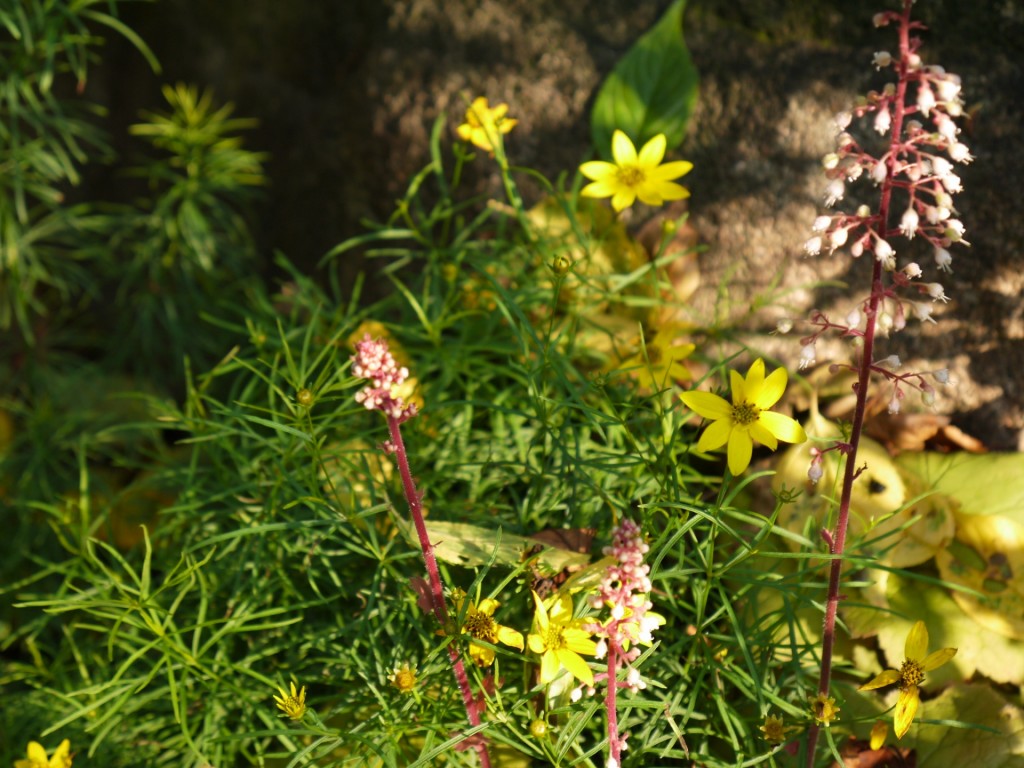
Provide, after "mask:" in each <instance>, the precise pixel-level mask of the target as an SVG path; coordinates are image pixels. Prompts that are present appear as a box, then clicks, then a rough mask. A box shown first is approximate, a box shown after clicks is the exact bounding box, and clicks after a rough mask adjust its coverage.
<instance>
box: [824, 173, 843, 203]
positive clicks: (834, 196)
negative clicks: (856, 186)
mask: <svg viewBox="0 0 1024 768" xmlns="http://www.w3.org/2000/svg"><path fill="white" fill-rule="evenodd" d="M845 193H846V185H845V184H843V180H842V179H833V180H832V181H830V182H829V184H828V186H827V187H826V188H825V205H826V206H828V207H829V208H831V207H832V206H833V205H835V204H836V203H838V202H839V201H840V200H842V199H843V195H844V194H845Z"/></svg>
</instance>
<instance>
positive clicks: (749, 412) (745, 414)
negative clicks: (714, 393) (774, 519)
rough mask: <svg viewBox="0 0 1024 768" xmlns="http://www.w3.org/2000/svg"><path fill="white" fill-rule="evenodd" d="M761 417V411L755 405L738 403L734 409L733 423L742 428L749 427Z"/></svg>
mask: <svg viewBox="0 0 1024 768" xmlns="http://www.w3.org/2000/svg"><path fill="white" fill-rule="evenodd" d="M760 416H761V409H760V408H758V407H757V406H756V405H754V404H753V403H747V402H743V403H737V404H736V405H734V406H733V407H732V423H733V424H737V425H739V426H741V427H749V426H750V425H751V424H754V423H755V422H756V421H757V420H758V419H759V418H760Z"/></svg>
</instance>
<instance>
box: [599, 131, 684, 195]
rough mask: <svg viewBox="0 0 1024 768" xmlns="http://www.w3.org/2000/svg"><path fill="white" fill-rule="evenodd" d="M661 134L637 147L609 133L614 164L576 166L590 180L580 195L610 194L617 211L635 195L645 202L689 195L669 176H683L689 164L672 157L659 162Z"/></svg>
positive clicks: (619, 134)
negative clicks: (673, 159) (637, 148)
mask: <svg viewBox="0 0 1024 768" xmlns="http://www.w3.org/2000/svg"><path fill="white" fill-rule="evenodd" d="M665 144H666V139H665V134H663V133H659V134H658V135H657V136H655V137H654V138H653V139H651V140H650V141H648V142H647V143H646V144H644V145H643V147H642V148H641V149H640V154H639V155H637V152H636V147H635V146H634V145H633V142H632V141H630V140H629V137H628V136H627V135H626V134H625V133H623V132H622V131H618V130H617V131H615V133H614V134H612V157H613V158H614V160H615V162H614V163H609V162H606V161H604V160H591V161H590V162H588V163H583V165H581V166H580V173H582V174H583V175H584V176H586V177H587V178H588V179H590V180H591V182H592V183H591V184H587V186H585V187H584V188H583V189H582V190H580V195H582V196H583V197H610V198H611V199H612V208H614V209H615V210H616V211H621V210H622V209H623V208H628V207H629V206H631V205H632V204H633V203H634V201H635V200H636V199H637V198H638V197H639V198H640V202H642V203H646V204H647V205H661V204H662V203H664V202H665V201H666V200H682V199H683V198H687V197H689V196H690V191H689V190H688V189H686V187H684V186H682V185H680V184H676V183H675V182H674V181H672V179H678V178H679V177H680V176H685V175H686V174H687V173H689V172H690V169H692V168H693V163H690V162H687V161H685V160H676V161H675V162H672V163H665V164H664V165H662V164H661V161H662V160H663V159H664V158H665Z"/></svg>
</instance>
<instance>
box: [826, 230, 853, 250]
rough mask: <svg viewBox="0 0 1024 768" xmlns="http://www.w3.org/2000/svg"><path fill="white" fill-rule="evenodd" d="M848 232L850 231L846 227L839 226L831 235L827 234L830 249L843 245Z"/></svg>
mask: <svg viewBox="0 0 1024 768" xmlns="http://www.w3.org/2000/svg"><path fill="white" fill-rule="evenodd" d="M849 234H850V233H849V231H848V230H847V229H845V228H840V229H837V230H835V231H834V232H833V233H832V234H831V235H829V238H828V240H829V244H830V245H831V246H832V249H833V250H835V249H836V248H842V247H843V245H844V244H845V243H846V238H847V237H848V236H849Z"/></svg>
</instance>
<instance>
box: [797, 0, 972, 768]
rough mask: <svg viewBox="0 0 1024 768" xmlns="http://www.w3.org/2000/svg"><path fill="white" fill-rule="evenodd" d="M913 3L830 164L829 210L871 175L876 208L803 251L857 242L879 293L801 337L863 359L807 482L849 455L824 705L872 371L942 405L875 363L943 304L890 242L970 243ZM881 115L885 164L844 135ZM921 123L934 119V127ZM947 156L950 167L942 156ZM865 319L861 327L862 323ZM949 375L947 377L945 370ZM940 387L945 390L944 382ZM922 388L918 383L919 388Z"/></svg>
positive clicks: (806, 344) (943, 95) (823, 227)
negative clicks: (828, 340)
mask: <svg viewBox="0 0 1024 768" xmlns="http://www.w3.org/2000/svg"><path fill="white" fill-rule="evenodd" d="M912 5H913V0H904V2H903V7H902V10H901V11H887V12H883V13H879V14H877V15H876V16H875V19H874V21H875V25H876V26H886V25H888V24H890V23H894V24H895V25H896V27H897V31H898V39H899V53H898V55H897V56H892V55H890V54H889V53H888V52H885V51H883V52H879V53H876V54H875V60H874V63H875V65H876V67H878V68H879V69H882V68H884V67H892V68H893V69H894V70H895V73H896V82H895V83H894V84H890V85H888V86H886V88H885V89H884V90H883V91H882V92H881V93H878V92H871V93H869V94H868V98H867V101H866V103H865V104H863V105H861V106H858V107H857V108H856V110H855V111H854V113H853V114H850V113H844V114H843V115H840V117H839V118H838V119H837V122H838V124H839V127H840V131H841V133H840V136H839V140H838V144H839V149H838V152H837V153H836V154H833V155H829V156H828V157H827V158H826V162H825V166H826V169H827V173H828V175H829V178H830V179H831V181H830V183H829V185H828V189H827V191H826V197H827V199H826V204H828V205H830V206H831V205H833V204H835V203H836V202H838V201H839V200H841V199H842V198H843V194H844V191H845V184H846V182H848V181H855V180H857V179H858V178H860V177H861V176H862V175H865V174H866V175H867V177H868V178H870V179H871V180H872V181H873V182H874V183H875V184H876V185H877V186H878V207H877V209H876V210H875V211H874V212H871V211H870V210H869V209H868V208H867V207H866V206H861V208H859V209H858V210H857V212H856V214H853V215H850V214H838V215H834V216H821V217H819V218H818V220H817V221H816V222H815V226H814V230H815V232H817V233H820V234H819V235H815V236H814V237H812V238H811V239H810V240H809V241H808V242H807V244H806V245H805V249H806V250H807V251H808V253H810V254H812V255H814V254H816V253H818V252H819V251H820V250H821V248H822V247H823V246H824V245H825V244H826V243H827V244H828V245H829V247H830V249H831V250H835V249H836V248H839V247H842V246H845V245H847V244H849V249H850V253H851V255H852V256H853V257H854V258H858V257H860V256H861V255H862V254H864V253H867V254H869V256H871V255H873V256H874V258H873V259H872V269H871V291H870V295H869V296H868V298H867V299H866V300H865V301H864V302H863V304H862V306H861V308H860V310H859V311H855V312H853V313H851V316H850V318H848V319H847V322H846V324H841V323H833V322H832V321H830V320H829V319H828V318H827V317H825V316H824V315H823V314H822V313H820V312H817V311H816V312H814V313H813V315H812V317H811V323H812V324H813V325H815V326H816V327H817V331H816V332H815V333H814V334H812V335H811V336H809V337H807V338H805V339H803V340H802V341H801V345H802V347H803V349H802V351H801V358H802V360H804V361H805V362H807V363H808V364H809V363H810V362H813V359H814V344H815V342H816V341H817V339H818V338H819V337H820V336H821V335H822V334H824V333H825V332H828V331H833V332H834V331H838V332H840V333H841V334H842V335H844V336H850V337H853V338H855V339H857V340H858V341H859V345H860V347H859V360H858V361H857V363H856V365H855V366H851V368H853V369H854V370H855V371H856V373H857V382H856V384H855V385H854V393H855V395H856V404H855V406H854V412H853V419H852V422H851V425H850V434H849V438H848V440H847V441H845V442H840V443H836V444H835V445H833V446H832V447H831V448H827V449H824V451H819V452H818V453H816V454H815V456H814V459H813V461H812V465H811V469H810V472H809V476H810V478H811V480H812V481H816V479H817V478H818V477H820V476H821V469H820V460H821V453H824V452H826V451H829V450H837V451H839V452H840V453H841V454H843V455H844V456H845V459H846V461H845V467H844V470H843V482H842V492H841V494H840V500H839V508H838V513H837V516H836V522H835V527H834V528H832V530H823V531H822V537H823V539H824V540H825V542H826V543H827V545H828V551H829V555H830V557H831V563H830V565H829V579H828V595H827V598H826V603H825V616H824V631H823V636H822V649H821V672H820V677H819V682H818V698H819V699H822V700H824V699H827V698H828V697H829V690H830V687H831V678H832V664H833V649H834V646H835V631H836V616H837V612H838V607H839V599H840V587H841V581H842V568H843V560H844V554H845V551H846V540H847V530H848V528H849V521H850V500H851V497H852V492H853V482H854V480H855V479H856V478H857V476H858V474H859V473H860V472H861V471H862V469H863V467H862V466H861V467H859V466H858V464H857V453H858V449H859V446H860V440H861V435H862V433H863V428H864V418H865V413H866V406H867V398H868V388H869V384H870V380H871V376H872V374H879V375H880V376H881V377H882V378H884V379H885V380H886V381H887V382H888V383H889V384H891V386H892V387H893V393H892V398H891V400H890V405H889V410H890V412H893V413H895V412H898V411H899V408H900V403H901V401H902V399H903V397H904V392H903V387H904V386H907V385H910V386H913V387H914V388H917V389H919V390H920V391H921V394H922V398H923V400H924V401H925V402H926V403H929V400H933V399H934V389H933V388H932V387H931V385H930V384H928V383H927V382H925V380H924V377H923V374H910V375H897V374H895V373H893V372H892V371H891V370H890V369H889V361H890V360H892V359H895V360H896V361H897V363H896V364H898V358H887V359H886V360H882V361H876V360H875V353H874V349H875V341H876V337H877V336H878V334H879V333H885V334H887V333H888V332H889V331H899V330H901V329H902V328H903V327H904V326H905V324H906V316H907V310H908V309H909V311H910V314H911V315H912V316H914V317H916V318H917V319H920V320H922V321H930V322H934V320H932V318H931V311H932V303H933V302H934V301H937V300H938V301H945V300H946V296H945V292H944V290H943V288H942V286H941V285H939V284H938V283H915V282H913V281H914V279H915V278H917V277H920V275H921V274H922V270H921V268H920V267H919V266H918V265H917V264H916V263H913V262H911V263H908V264H906V265H905V266H904V267H903V268H902V269H897V260H896V252H895V249H894V248H893V246H892V245H891V242H890V241H891V240H892V239H894V238H896V237H898V236H903V237H905V238H907V239H908V240H910V239H912V238H913V237H915V236H920V237H922V239H924V240H926V241H928V242H929V243H930V244H931V245H932V246H933V247H934V249H935V262H936V265H937V266H938V268H939V269H940V270H943V271H949V264H950V262H951V257H950V255H949V251H948V250H947V248H948V247H949V246H950V245H952V244H953V243H958V242H959V243H963V244H965V245H966V244H967V243H966V241H964V240H963V237H962V235H963V225H962V224H961V222H960V221H959V220H957V219H953V218H951V216H952V215H953V213H954V212H955V211H954V209H953V205H952V198H951V194H952V193H953V192H958V191H960V179H959V177H958V176H956V174H954V173H952V171H951V168H952V163H951V162H950V160H952V161H953V162H969V161H970V159H971V156H970V154H969V152H968V151H967V148H966V147H965V146H964V145H963V144H962V143H960V142H959V141H958V140H957V138H956V137H957V133H958V129H957V128H956V126H955V125H954V124H953V120H952V118H953V117H956V116H959V115H960V114H961V111H962V105H961V101H960V98H959V93H960V79H959V78H958V77H957V76H956V75H952V74H948V73H946V72H945V70H943V69H942V68H941V67H937V66H926V65H924V64H922V62H921V57H920V56H919V55H918V53H917V49H918V48H919V46H920V42H921V41H920V40H919V39H918V38H916V37H912V36H911V32H912V31H913V30H915V29H920V28H922V25H921V24H920V23H919V22H916V21H912V20H911V8H912ZM912 84H913V85H916V93H915V94H914V95H915V97H916V98H915V99H914V101H908V95H910V94H909V87H910V86H911V85H912ZM866 115H873V127H874V129H875V130H876V131H878V132H879V133H881V134H883V135H886V134H887V141H886V145H887V146H886V151H885V153H884V154H883V155H882V156H881V157H880V158H875V157H873V156H871V155H870V154H869V153H867V152H865V151H864V150H862V149H861V147H860V146H859V145H858V143H857V141H856V140H855V139H854V138H853V137H852V136H851V135H850V134H848V133H846V128H847V125H849V123H850V121H851V120H852V119H853V118H854V117H864V116H866ZM919 117H920V118H924V119H927V120H929V121H930V122H931V123H932V126H930V127H926V125H925V124H924V123H923V122H922V120H921V119H919ZM940 151H945V152H946V154H947V155H948V157H949V158H950V160H947V159H946V158H945V157H942V156H941V155H939V152H940ZM896 193H899V194H900V195H901V196H906V198H907V208H906V209H905V210H904V211H903V212H902V214H900V213H899V211H898V210H897V211H896V213H895V214H894V212H893V211H894V204H893V199H894V194H896ZM895 215H898V216H899V223H898V226H890V224H889V222H890V218H892V217H894V216H895ZM908 294H910V295H915V294H916V296H915V298H919V297H920V296H921V295H922V294H924V295H925V296H927V297H930V299H931V303H930V302H919V301H915V300H911V299H910V298H908ZM861 322H863V327H860V323H861ZM943 373H944V372H943ZM935 378H936V380H937V381H939V382H940V383H944V382H943V379H942V378H940V377H939V376H937V375H936V377H935ZM915 381H916V382H918V383H914V382H915ZM818 735H819V727H818V726H817V725H815V726H814V727H812V728H811V729H810V731H809V733H808V748H807V763H806V764H807V766H808V768H812V767H813V765H814V758H815V752H816V747H817V740H818Z"/></svg>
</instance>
